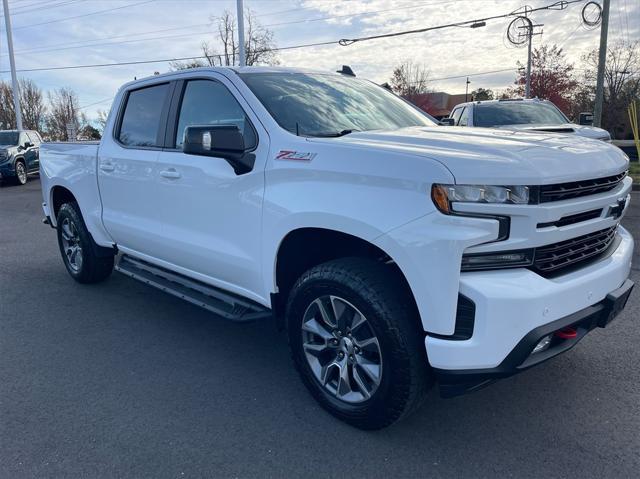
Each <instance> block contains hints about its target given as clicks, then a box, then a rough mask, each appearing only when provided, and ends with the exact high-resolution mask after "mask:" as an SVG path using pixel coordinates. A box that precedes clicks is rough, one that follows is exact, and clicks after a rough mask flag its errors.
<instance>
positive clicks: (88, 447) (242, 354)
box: [0, 177, 640, 479]
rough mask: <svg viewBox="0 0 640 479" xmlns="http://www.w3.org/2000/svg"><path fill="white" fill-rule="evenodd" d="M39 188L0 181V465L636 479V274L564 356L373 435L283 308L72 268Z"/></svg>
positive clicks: (126, 471)
mask: <svg viewBox="0 0 640 479" xmlns="http://www.w3.org/2000/svg"><path fill="white" fill-rule="evenodd" d="M633 195H634V198H633V199H632V206H631V209H630V211H629V212H628V214H627V216H626V218H625V219H624V224H625V225H626V227H627V228H629V229H630V230H631V231H632V232H633V234H634V236H635V237H636V238H640V193H634V194H633ZM40 202H41V197H40V184H39V181H38V179H37V177H36V178H32V179H31V180H30V181H29V183H28V184H27V185H26V186H23V187H18V186H2V187H0V477H1V478H23V477H24V478H31V477H74V478H102V477H108V478H111V477H123V478H131V477H144V478H146V477H149V478H165V477H166V478H172V477H175V478H182V477H224V478H226V477H241V478H244V477H261V478H262V477H278V478H281V477H282V478H297V477H309V478H311V477H340V478H350V479H352V478H361V477H362V478H369V479H373V478H385V479H386V478H391V477H394V478H395V477H402V478H405V477H420V478H426V477H430V478H431V477H463V478H467V477H474V478H480V477H491V478H495V477H516V478H525V477H536V478H551V477H579V478H588V477H598V478H602V477H607V478H612V477H638V473H639V471H640V368H639V365H640V347H639V343H640V314H639V310H640V289H638V290H636V291H635V292H634V294H633V295H632V297H631V299H630V301H629V304H628V306H627V309H626V310H625V311H624V313H623V314H622V315H621V316H620V317H619V318H618V319H617V320H616V321H615V322H614V323H612V324H611V325H610V326H609V327H608V328H607V329H606V330H595V331H593V332H592V333H591V334H590V335H589V336H587V337H586V338H585V339H584V340H583V341H582V342H581V343H580V344H579V345H577V346H576V347H575V348H574V349H573V350H571V351H569V352H568V353H566V354H564V355H562V356H560V357H558V358H555V359H554V360H552V361H549V362H547V363H544V364H543V365H541V366H539V367H537V368H534V369H532V370H530V371H527V372H525V373H523V374H520V375H518V376H516V377H512V378H509V379H505V380H503V381H501V382H499V383H496V384H494V385H493V386H491V387H489V388H487V389H484V390H482V391H478V392H476V393H473V394H469V395H466V396H462V397H458V398H454V399H441V398H440V397H439V396H438V394H437V390H433V391H432V392H431V393H430V395H429V398H428V400H427V402H426V403H425V405H424V407H423V408H422V409H421V410H420V411H419V412H418V413H417V414H416V415H414V416H412V417H411V418H410V419H408V420H406V421H404V422H401V423H399V424H397V425H395V426H393V427H391V428H388V429H385V430H382V431H378V432H363V431H360V430H357V429H353V428H351V427H349V426H347V425H346V424H343V423H341V422H340V421H338V420H336V419H334V418H333V417H332V416H330V415H329V414H327V413H325V412H324V411H323V410H322V409H321V408H320V407H319V406H318V405H317V404H316V403H315V402H314V400H313V399H312V398H311V396H310V395H309V394H308V393H307V391H306V390H305V389H304V387H303V385H302V383H301V382H300V381H299V380H298V377H297V375H296V373H295V371H294V369H293V366H292V364H291V362H290V359H289V355H288V351H287V345H286V338H285V335H284V334H282V333H279V332H277V331H276V329H275V326H274V324H272V323H271V322H263V323H252V324H232V323H229V322H225V321H224V320H222V319H219V318H217V317H215V316H213V315H211V313H208V312H206V311H204V310H201V309H199V308H197V307H195V306H192V305H190V304H188V303H186V302H183V301H181V300H179V299H177V298H174V297H172V296H169V295H166V294H164V293H162V292H159V291H157V290H155V289H152V288H150V287H147V286H145V285H143V284H140V283H138V282H136V281H134V280H132V279H129V278H127V277H124V276H123V275H120V274H117V273H114V274H113V276H112V277H111V278H110V279H109V280H108V281H106V282H105V283H102V284H99V285H92V286H85V285H80V284H77V283H76V282H74V281H73V280H72V279H71V278H70V277H69V276H68V274H67V272H66V271H65V268H64V266H63V264H62V260H61V258H60V254H59V251H58V247H57V244H56V238H55V232H54V231H53V230H52V229H51V228H49V227H48V226H45V225H43V224H42V223H41V218H42V212H41V209H40ZM638 246H640V245H639V244H638V241H636V255H635V265H634V270H633V272H632V279H634V280H635V281H636V282H638V281H640V271H639V266H638V265H640V261H639V260H640V258H639V255H638Z"/></svg>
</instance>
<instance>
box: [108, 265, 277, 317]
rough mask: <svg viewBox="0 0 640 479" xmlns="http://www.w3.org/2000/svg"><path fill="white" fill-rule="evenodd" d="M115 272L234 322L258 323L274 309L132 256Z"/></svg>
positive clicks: (117, 266)
mask: <svg viewBox="0 0 640 479" xmlns="http://www.w3.org/2000/svg"><path fill="white" fill-rule="evenodd" d="M115 269H116V271H119V272H121V273H124V274H126V275H127V276H130V277H131V278H134V279H137V280H138V281H142V282H143V283H146V284H148V285H150V286H154V287H156V288H158V289H161V290H162V291H164V292H166V293H169V294H172V295H174V296H177V297H178V298H182V299H184V300H186V301H189V302H190V303H193V304H195V305H196V306H200V307H202V308H204V309H207V310H209V311H211V312H212V313H215V314H217V315H219V316H222V317H223V318H225V319H229V320H231V321H239V322H241V321H254V320H257V319H263V318H269V317H271V310H270V309H268V308H265V307H264V306H262V305H260V304H258V303H255V302H253V301H251V300H250V299H246V298H242V297H240V296H237V295H235V294H233V293H229V292H226V291H223V290H221V289H219V288H216V287H214V286H210V285H208V284H205V283H202V282H201V281H197V280H194V279H191V278H187V277H186V276H184V275H181V274H179V273H175V272H173V271H169V270H167V269H165V268H162V267H160V266H156V265H152V264H150V263H147V262H146V261H143V260H140V259H137V258H133V257H131V256H127V255H121V256H120V257H119V259H118V261H117V263H116V267H115Z"/></svg>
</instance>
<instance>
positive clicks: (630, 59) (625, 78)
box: [584, 41, 640, 138]
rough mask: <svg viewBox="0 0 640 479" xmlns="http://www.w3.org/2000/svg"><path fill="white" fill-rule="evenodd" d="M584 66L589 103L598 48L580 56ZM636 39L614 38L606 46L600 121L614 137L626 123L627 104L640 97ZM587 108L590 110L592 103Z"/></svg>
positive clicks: (592, 94)
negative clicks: (630, 40)
mask: <svg viewBox="0 0 640 479" xmlns="http://www.w3.org/2000/svg"><path fill="white" fill-rule="evenodd" d="M584 61H585V63H586V64H587V65H588V68H587V70H586V73H585V84H587V85H589V86H588V87H586V88H587V90H588V92H590V98H591V105H593V103H594V101H595V87H594V86H593V85H595V80H596V73H597V68H598V50H597V49H594V50H592V51H591V52H589V53H588V54H587V55H586V56H585V57H584ZM638 71H640V42H624V41H618V42H616V43H615V44H613V45H611V46H610V47H609V48H608V49H607V61H606V64H605V68H604V84H605V88H604V104H603V108H602V125H603V127H604V128H606V129H607V130H609V132H610V133H611V134H612V136H613V137H614V138H615V137H616V136H617V135H618V134H620V133H623V132H624V131H625V128H626V125H628V123H629V122H628V116H627V108H628V106H629V104H630V103H631V102H632V101H633V100H637V99H640V76H639V75H638ZM587 111H593V106H591V108H590V109H589V110H587Z"/></svg>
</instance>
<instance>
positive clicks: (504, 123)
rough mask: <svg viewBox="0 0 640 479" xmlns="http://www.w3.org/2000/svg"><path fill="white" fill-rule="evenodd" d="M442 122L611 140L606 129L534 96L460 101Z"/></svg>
mask: <svg viewBox="0 0 640 479" xmlns="http://www.w3.org/2000/svg"><path fill="white" fill-rule="evenodd" d="M443 123H446V124H449V125H451V126H476V127H483V128H504V129H509V130H526V131H540V132H549V133H561V134H568V135H577V136H582V137H585V138H593V139H596V140H603V141H611V136H610V135H609V132H608V131H607V130H603V129H602V128H596V127H595V126H588V125H577V124H575V123H571V121H570V120H569V119H568V118H567V117H566V116H565V115H564V113H562V111H560V109H559V108H558V107H557V106H555V105H554V104H553V103H551V102H550V101H547V100H538V99H537V98H534V99H527V100H525V99H517V100H487V101H475V102H467V103H460V104H459V105H456V106H455V107H454V108H453V110H451V115H450V116H449V118H447V119H445V120H444V121H443Z"/></svg>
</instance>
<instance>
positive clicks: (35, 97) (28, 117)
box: [20, 79, 47, 131]
mask: <svg viewBox="0 0 640 479" xmlns="http://www.w3.org/2000/svg"><path fill="white" fill-rule="evenodd" d="M20 109H21V110H22V124H23V127H24V128H25V129H27V130H36V131H42V129H43V128H44V126H45V125H44V123H45V115H46V112H47V107H46V105H45V104H44V96H43V94H42V90H41V89H40V88H38V86H37V85H36V84H35V83H34V82H33V80H25V79H21V80H20Z"/></svg>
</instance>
